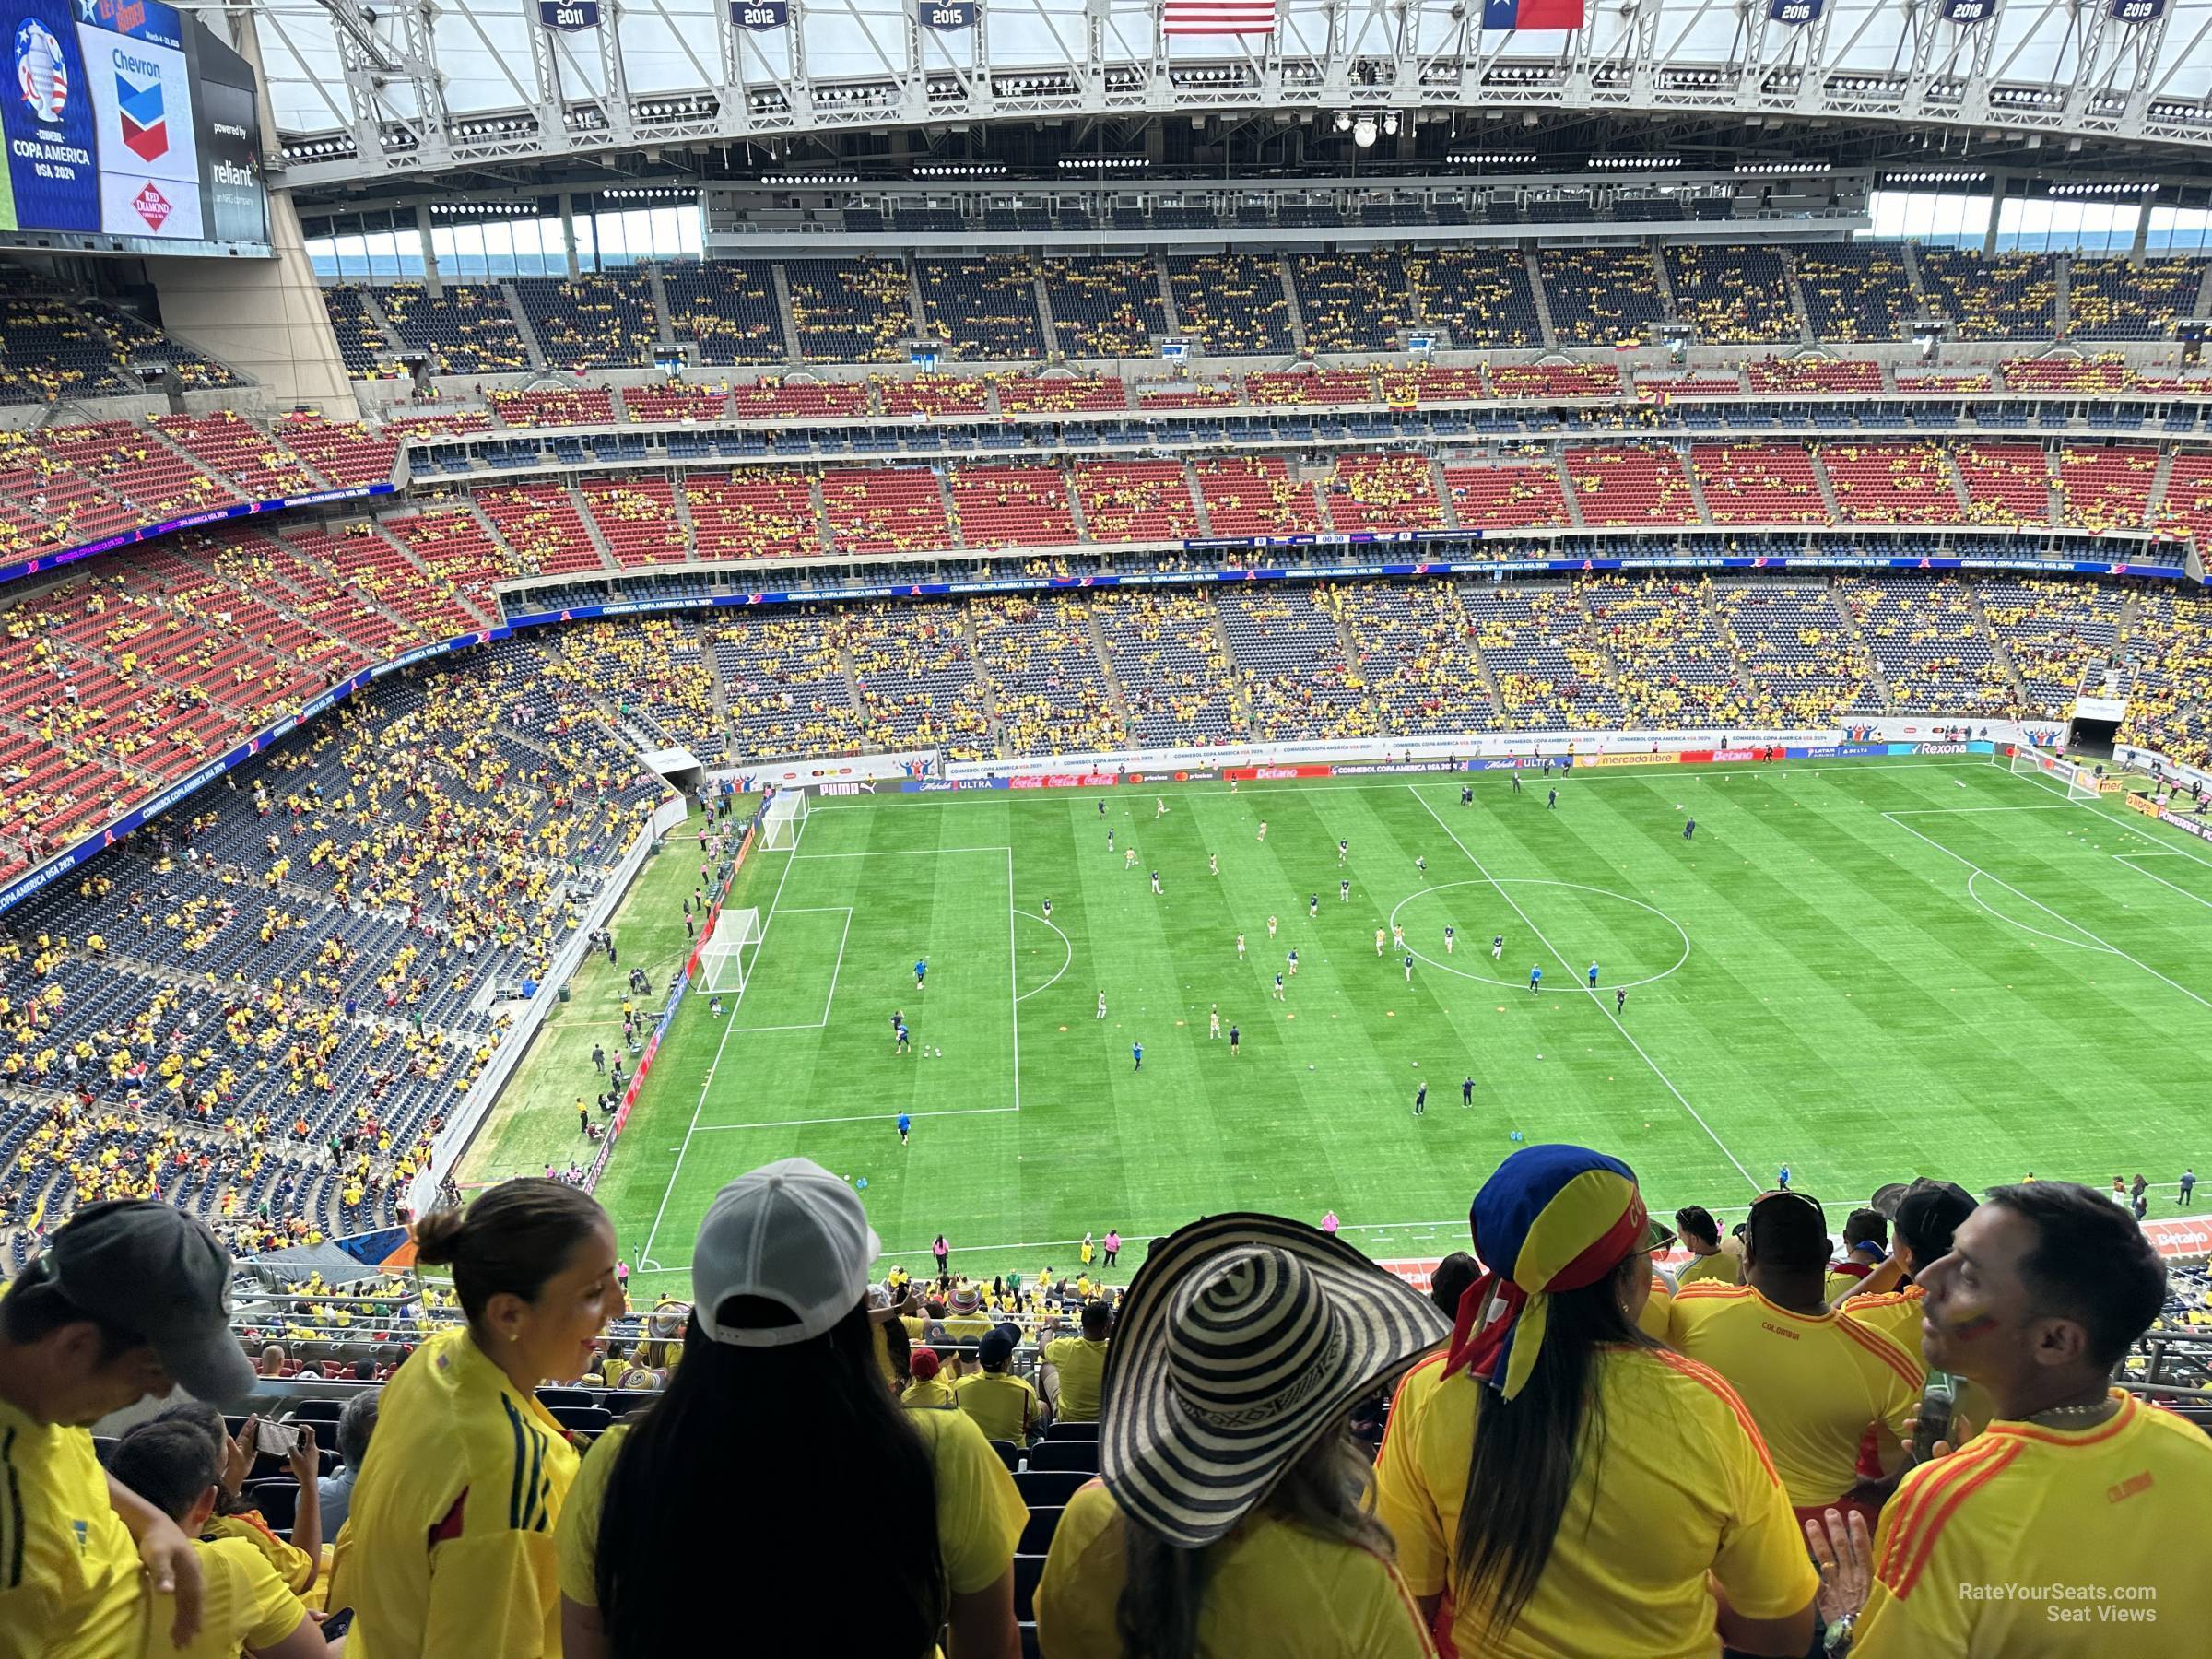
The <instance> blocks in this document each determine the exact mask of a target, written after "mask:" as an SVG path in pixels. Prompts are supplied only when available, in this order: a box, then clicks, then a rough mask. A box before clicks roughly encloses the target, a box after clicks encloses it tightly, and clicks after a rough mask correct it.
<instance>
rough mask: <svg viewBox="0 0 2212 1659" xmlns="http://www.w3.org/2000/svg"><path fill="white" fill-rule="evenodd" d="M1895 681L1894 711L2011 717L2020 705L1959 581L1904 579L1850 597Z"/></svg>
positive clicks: (1865, 585) (1854, 588) (1861, 586)
mask: <svg viewBox="0 0 2212 1659" xmlns="http://www.w3.org/2000/svg"><path fill="white" fill-rule="evenodd" d="M1844 602H1845V603H1846V604H1847V605H1848V606H1850V607H1851V614H1852V619H1853V621H1855V622H1856V623H1857V624H1858V629H1859V635H1860V637H1861V638H1862V639H1864V640H1865V641H1866V649H1867V650H1868V651H1870V652H1871V653H1873V654H1874V660H1875V662H1876V664H1877V665H1878V666H1879V667H1880V669H1881V672H1882V677H1883V678H1884V679H1885V680H1886V681H1888V690H1889V703H1890V706H1891V707H1892V708H1897V709H1910V710H1918V709H1924V710H1927V711H1929V712H1932V713H1947V714H1995V715H2008V714H2010V713H2012V712H2014V709H2015V705H2016V703H2017V702H2018V699H2017V698H2016V697H2015V695H2014V693H2013V688H2012V678H2011V676H2010V675H2008V674H2007V673H2006V670H2005V668H2004V665H2002V664H2001V663H2000V662H1999V661H1998V660H1997V654H1996V651H1995V648H1994V646H1992V645H1991V643H1990V640H1989V634H1988V631H1987V630H1986V629H1983V626H1982V616H1981V611H1980V609H1979V608H1978V607H1977V606H1976V605H1975V603H1974V595H1973V592H1972V590H1971V589H1970V588H1969V587H1967V586H1966V584H1965V583H1963V582H1959V580H1958V579H1957V578H1956V577H1949V576H1940V577H1931V576H1917V575H1911V574H1907V575H1900V576H1895V577H1892V578H1888V579H1886V580H1884V581H1881V582H1854V583H1853V584H1852V585H1851V586H1850V587H1848V588H1847V589H1845V591H1844Z"/></svg>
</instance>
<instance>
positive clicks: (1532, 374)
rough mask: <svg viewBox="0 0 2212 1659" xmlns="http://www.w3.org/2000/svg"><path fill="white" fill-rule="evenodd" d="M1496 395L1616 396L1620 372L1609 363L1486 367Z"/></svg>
mask: <svg viewBox="0 0 2212 1659" xmlns="http://www.w3.org/2000/svg"><path fill="white" fill-rule="evenodd" d="M1490 390H1491V391H1493V392H1495V393H1496V394H1498V395H1499V396H1500V397H1559V398H1576V397H1618V396H1619V395H1620V371H1619V370H1618V369H1616V368H1615V367H1613V365H1612V364H1610V363H1521V364H1514V365H1512V366H1509V367H1504V368H1499V367H1493V368H1492V369H1491V370H1490Z"/></svg>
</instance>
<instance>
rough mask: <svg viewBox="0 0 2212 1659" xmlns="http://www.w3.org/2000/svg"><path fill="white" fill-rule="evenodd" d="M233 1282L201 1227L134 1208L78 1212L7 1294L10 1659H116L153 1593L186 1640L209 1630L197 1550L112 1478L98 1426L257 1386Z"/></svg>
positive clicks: (0, 1400)
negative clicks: (173, 1402) (232, 1303)
mask: <svg viewBox="0 0 2212 1659" xmlns="http://www.w3.org/2000/svg"><path fill="white" fill-rule="evenodd" d="M229 1282H230V1257H229V1253H228V1252H226V1251H225V1250H224V1249H223V1247H222V1246H221V1245H220V1244H218V1243H217V1242H216V1241H215V1238H214V1236H213V1235H212V1234H210V1233H209V1232H208V1231H207V1230H206V1228H205V1227H204V1226H202V1225H201V1224H200V1223H199V1222H198V1221H195V1220H194V1219H192V1218H190V1217H188V1216H186V1215H184V1214H183V1213H182V1211H180V1210H177V1209H175V1208H173V1207H171V1206H169V1205H166V1204H159V1203H154V1202H150V1201H135V1200H134V1201H126V1202H120V1203H106V1204H94V1205H88V1206H86V1207H85V1208H83V1209H81V1210H79V1211H78V1212H77V1213H76V1216H75V1217H74V1218H71V1220H70V1221H69V1223H68V1225H67V1226H65V1227H64V1228H62V1229H61V1230H59V1231H57V1232H56V1233H55V1234H54V1235H53V1238H52V1239H51V1240H50V1241H48V1246H47V1249H46V1252H45V1253H44V1254H42V1255H41V1256H39V1257H37V1258H35V1259H34V1260H33V1261H32V1262H31V1263H30V1265H29V1266H27V1267H25V1268H24V1269H23V1271H22V1272H21V1273H19V1274H18V1275H17V1276H16V1277H15V1279H14V1280H13V1281H12V1282H11V1283H10V1284H9V1286H8V1288H7V1289H8V1293H7V1295H6V1296H5V1297H0V1490H4V1491H5V1492H6V1504H5V1506H0V1659H32V1656H33V1655H36V1656H37V1659H107V1655H109V1654H111V1653H114V1652H116V1651H118V1644H120V1643H124V1642H125V1641H126V1640H130V1639H134V1637H133V1633H134V1632H136V1631H138V1630H141V1629H142V1628H143V1625H144V1619H143V1618H142V1616H141V1612H140V1602H141V1598H142V1594H143V1592H144V1589H145V1588H146V1587H147V1586H148V1585H150V1586H151V1588H152V1589H154V1590H155V1591H156V1592H158V1593H160V1594H174V1595H175V1598H176V1604H175V1608H174V1612H173V1616H172V1618H171V1624H170V1630H171V1635H172V1637H173V1638H174V1640H175V1641H178V1642H180V1643H181V1642H182V1641H189V1640H190V1639H191V1638H192V1636H193V1635H194V1633H195V1632H196V1631H197V1630H198V1629H199V1626H200V1607H201V1600H202V1591H203V1576H202V1572H201V1569H200V1565H199V1559H198V1556H197V1554H196V1553H195V1552H194V1548H193V1546H192V1540H191V1539H190V1538H189V1537H187V1536H186V1535H185V1534H184V1532H183V1530H182V1528H180V1527H179V1526H178V1525H177V1524H176V1523H175V1522H174V1521H172V1520H171V1519H170V1518H169V1517H168V1516H167V1515H164V1514H163V1513H161V1512H160V1511H159V1510H158V1509H156V1508H155V1507H154V1506H153V1505H152V1504H150V1503H148V1502H147V1501H146V1500H144V1499H143V1498H140V1497H139V1496H138V1495H137V1494H136V1493H135V1492H133V1491H131V1490H130V1489H129V1488H126V1487H124V1486H121V1485H119V1484H118V1483H117V1482H116V1481H115V1480H114V1479H113V1478H112V1477H110V1476H109V1475H107V1474H106V1473H105V1472H104V1471H103V1470H102V1469H101V1468H100V1460H99V1459H98V1457H97V1456H95V1455H94V1453H93V1450H92V1436H91V1434H90V1433H89V1432H88V1430H89V1426H90V1425H91V1424H93V1423H97V1422H98V1421H100V1418H103V1417H106V1416H108V1415H109V1414H110V1413H111V1412H115V1411H121V1410H122V1409H124V1407H125V1406H133V1405H135V1404H136V1403H137V1402H138V1401H140V1400H142V1399H145V1398H147V1397H148V1396H152V1397H155V1398H159V1397H160V1396H162V1395H164V1394H168V1393H169V1392H170V1391H171V1388H172V1387H174V1386H175V1385H177V1384H179V1383H182V1385H183V1386H184V1388H185V1389H186V1390H187V1391H188V1392H190V1393H192V1394H194V1395H195V1396H197V1397H199V1398H202V1399H206V1400H212V1401H215V1402H217V1403H218V1404H229V1402H231V1401H233V1400H239V1399H243V1398H244V1397H245V1396H246V1395H247V1394H250V1393H251V1392H252V1391H253V1367H252V1366H251V1365H249V1364H248V1363H247V1362H246V1357H245V1352H244V1350H243V1349H242V1348H241V1347H240V1346H239V1343H238V1340H237V1338H236V1337H234V1336H232V1335H231V1334H230V1332H229V1322H228V1315H227V1313H226V1312H225V1309H224V1297H225V1295H226V1294H227V1292H228V1290H229ZM141 1569H143V1570H144V1571H141Z"/></svg>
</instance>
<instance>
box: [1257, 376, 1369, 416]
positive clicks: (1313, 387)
mask: <svg viewBox="0 0 2212 1659" xmlns="http://www.w3.org/2000/svg"><path fill="white" fill-rule="evenodd" d="M1244 394H1245V395H1246V396H1247V397H1248V398H1250V399H1251V400H1252V402H1253V403H1255V404H1258V405H1260V406H1263V407H1280V406H1283V405H1285V404H1363V403H1372V402H1374V401H1375V377H1374V375H1373V373H1372V372H1371V371H1369V370H1366V369H1323V370H1318V371H1313V370H1302V369H1301V370H1291V371H1285V372H1283V373H1279V374H1248V375H1246V376H1245V377H1244Z"/></svg>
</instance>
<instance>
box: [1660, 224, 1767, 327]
mask: <svg viewBox="0 0 2212 1659" xmlns="http://www.w3.org/2000/svg"><path fill="white" fill-rule="evenodd" d="M1665 254H1666V277H1667V281H1668V283H1669V285H1670V286H1671V287H1672V288H1674V292H1675V315H1676V316H1677V318H1679V319H1680V320H1681V321H1682V322H1683V323H1685V324H1688V326H1689V327H1690V328H1692V329H1694V330H1695V331H1696V340H1697V343H1698V344H1699V345H1700V346H1758V345H1780V344H1783V343H1784V342H1787V341H1791V340H1794V339H1796V338H1797V337H1798V334H1799V330H1798V326H1797V312H1796V308H1795V307H1794V305H1793V304H1792V303H1791V301H1790V274H1789V271H1788V269H1787V267H1786V266H1784V265H1783V260H1782V255H1781V253H1778V252H1776V251H1775V250H1774V249H1772V248H1724V247H1714V246H1712V245H1711V244H1709V243H1705V242H1668V243H1667V244H1666V245H1665Z"/></svg>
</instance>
